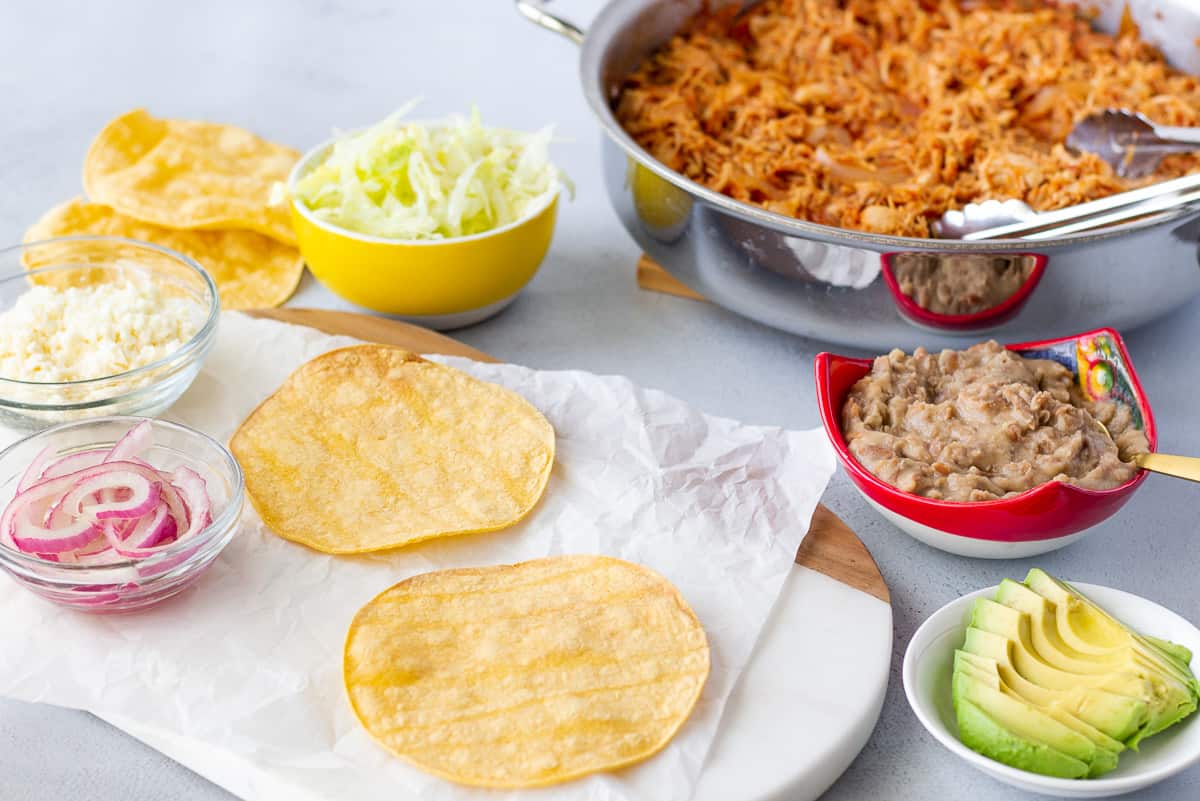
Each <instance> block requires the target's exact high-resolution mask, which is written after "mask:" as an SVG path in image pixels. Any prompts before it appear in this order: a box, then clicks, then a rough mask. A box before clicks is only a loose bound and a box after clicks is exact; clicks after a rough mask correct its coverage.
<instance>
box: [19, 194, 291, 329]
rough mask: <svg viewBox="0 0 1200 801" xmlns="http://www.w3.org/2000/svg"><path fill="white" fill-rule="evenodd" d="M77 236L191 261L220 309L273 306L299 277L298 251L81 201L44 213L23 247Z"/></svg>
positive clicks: (248, 235)
mask: <svg viewBox="0 0 1200 801" xmlns="http://www.w3.org/2000/svg"><path fill="white" fill-rule="evenodd" d="M83 234H93V235H99V236H123V237H128V238H130V239H139V240H141V241H143V242H150V243H153V244H156V245H162V246H163V247H168V248H171V249H172V250H177V251H179V252H180V253H182V254H184V255H185V256H190V257H192V258H193V259H195V260H196V261H197V262H198V263H199V264H200V265H201V266H202V267H204V269H206V270H208V272H209V274H210V275H212V277H213V280H214V281H216V284H217V291H218V292H219V294H220V295H221V306H222V307H223V308H226V309H259V308H265V307H271V306H279V305H280V304H282V303H283V302H284V301H286V300H287V299H288V298H289V297H291V295H292V293H293V292H295V291H296V285H297V284H299V283H300V276H301V275H302V274H303V272H304V261H303V259H301V258H300V252H299V251H298V250H296V249H295V248H293V247H291V246H289V245H284V244H283V243H281V242H277V241H276V240H274V239H271V238H270V237H267V236H263V235H262V234H259V233H255V232H254V231H247V230H244V229H230V230H226V231H181V230H176V229H172V228H163V227H162V226H159V225H153V224H151V223H145V222H140V221H138V220H134V219H132V218H130V217H126V216H124V215H123V214H119V213H117V212H115V211H113V210H112V209H110V208H108V207H107V206H102V205H100V204H98V203H88V202H86V201H84V200H83V199H82V198H75V199H73V200H69V201H67V202H66V203H63V204H61V205H59V206H55V207H54V208H53V209H51V210H50V211H48V212H47V213H46V214H45V216H43V217H42V218H41V219H40V220H38V221H37V222H36V223H34V224H33V227H32V228H30V229H29V231H28V232H27V233H26V234H25V241H26V242H34V241H38V240H42V239H51V238H54V237H60V236H78V235H83ZM51 252H52V251H51ZM27 262H28V263H27V265H26V266H28V267H36V266H39V265H38V264H37V261H36V260H35V261H32V262H30V261H29V260H27Z"/></svg>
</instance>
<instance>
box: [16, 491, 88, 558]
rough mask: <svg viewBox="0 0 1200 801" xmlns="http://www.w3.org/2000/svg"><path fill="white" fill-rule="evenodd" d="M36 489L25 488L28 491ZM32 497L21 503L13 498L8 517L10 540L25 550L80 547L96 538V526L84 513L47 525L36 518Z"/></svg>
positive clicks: (57, 550) (38, 550)
mask: <svg viewBox="0 0 1200 801" xmlns="http://www.w3.org/2000/svg"><path fill="white" fill-rule="evenodd" d="M35 491H36V490H27V491H26V493H25V495H27V496H28V495H30V494H31V493H33V492H35ZM34 500H36V499H30V500H28V501H27V502H26V503H24V504H21V503H18V502H17V501H15V500H14V501H13V505H14V506H16V507H17V511H16V512H14V513H13V515H12V517H11V518H10V519H9V520H8V521H7V524H8V525H9V526H11V528H10V529H9V537H10V538H11V539H12V541H13V544H15V545H16V546H17V547H18V548H20V549H21V550H22V551H24V552H25V553H37V554H43V553H62V552H63V551H74V550H75V549H77V548H82V547H83V546H85V545H87V544H88V543H89V542H91V541H92V540H94V539H95V538H96V534H97V529H96V526H95V524H93V523H92V521H91V520H88V519H87V518H85V517H81V518H78V519H76V520H72V521H71V522H69V523H67V524H66V525H63V526H57V527H54V528H51V527H49V526H48V525H47V524H46V523H43V522H42V521H40V520H35V519H34V518H33V516H32V515H31V514H30V513H31V512H32V511H35V510H36V508H37V507H36V505H35V504H34V502H33V501H34Z"/></svg>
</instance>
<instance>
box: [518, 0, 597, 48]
mask: <svg viewBox="0 0 1200 801" xmlns="http://www.w3.org/2000/svg"><path fill="white" fill-rule="evenodd" d="M517 11H520V12H521V14H522V15H524V17H525V18H526V19H528V20H529V21H530V22H534V23H536V24H538V25H541V26H542V27H543V28H545V29H546V30H548V31H554V32H555V33H557V34H559V35H560V36H565V37H567V38H568V39H570V40H571V41H572V42H574V43H575V44H577V45H578V44H583V28H580V27H579V26H578V25H576V24H575V23H573V22H568V21H567V20H565V19H563V18H562V17H559V16H556V15H554V14H551V13H550V12H549V11H547V10H546V3H545V2H544V1H543V0H517Z"/></svg>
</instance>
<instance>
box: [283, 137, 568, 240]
mask: <svg viewBox="0 0 1200 801" xmlns="http://www.w3.org/2000/svg"><path fill="white" fill-rule="evenodd" d="M409 123H410V124H416V125H426V126H431V127H444V126H446V125H448V124H449V123H450V119H449V118H447V119H444V120H437V121H432V122H430V121H422V120H411V121H409ZM493 127H494V126H493ZM364 130H366V129H365V128H355V129H352V130H349V131H344V132H341V133H338V134H337V135H336V136H333V137H330V138H329V139H326V140H325V141H324V142H321V143H319V144H317V145H314V146H313V147H312V148H310V149H309V150H308V151H307V152H306V153H305V154H304V155H303V156H301V157H300V160H299V161H297V162H296V164H295V166H293V167H292V170H291V172H289V173H288V177H287V180H286V181H285V182H284V186H285V187H286V189H287V201H288V205H290V206H291V207H292V208H293V209H294V210H295V211H296V213H297V214H299V215H300V216H301V217H303V218H304V219H305V220H307V221H308V222H310V223H312V224H313V225H315V226H317V227H318V228H320V229H322V230H324V231H326V232H328V233H331V234H337V235H340V236H344V237H348V238H350V239H356V240H358V241H360V242H367V243H369V244H374V245H401V246H405V247H408V246H421V247H427V246H434V247H436V246H438V245H453V244H457V243H459V242H472V241H478V240H481V239H487V238H488V237H491V236H498V235H500V234H503V233H506V232H508V231H511V230H514V229H516V228H520V227H521V226H522V225H525V224H526V223H528V222H529V221H530V220H533V219H534V218H536V217H538V216H539V215H541V214H542V213H543V212H545V211H546V209H548V208H549V207H550V206H551V205H553V204H554V203H555V201H557V200H558V198H559V195H561V194H562V189H563V186H562V181H561V180H556V181H555V183H554V185H553V186H552V187H551V188H550V189H548V190H546V191H545V192H543V193H542V196H541V197H540V198H538V199H537V200H536V202H534V203H532V204H531V205H530V206H529V208H527V209H525V213H524V214H522V215H521V216H520V217H518V218H517V219H515V220H513V221H512V222H510V223H506V224H504V225H501V226H499V227H498V228H491V229H488V230H487V231H480V232H479V233H477V234H469V235H467V236H453V237H447V238H445V239H396V238H394V237H386V236H378V235H376V234H365V233H362V232H360V231H352V230H350V229H349V228H343V227H342V226H340V225H336V224H334V223H331V222H329V221H328V220H322V219H321V218H320V217H317V216H316V214H314V212H313V210H312V209H310V208H309V207H308V205H307V204H305V203H302V202H301V201H300V199H299V198H297V197H296V193H295V191H294V190H295V186H296V182H297V181H299V180H300V176H301V175H302V174H304V173H307V172H308V171H309V170H310V169H312V168H313V167H315V166H316V165H315V164H314V163H313V162H314V161H316V160H317V159H318V158H323V157H324V156H325V155H326V153H327V152H328V151H329V149H330V148H332V147H333V146H334V145H336V144H337V143H338V142H341V141H342V140H344V139H348V138H349V137H351V136H354V135H356V134H358V133H360V132H362V131H364ZM500 130H505V131H513V132H514V133H520V132H519V131H516V130H515V129H511V128H502V129H500Z"/></svg>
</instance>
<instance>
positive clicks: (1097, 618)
mask: <svg viewBox="0 0 1200 801" xmlns="http://www.w3.org/2000/svg"><path fill="white" fill-rule="evenodd" d="M1015 586H1020V585H1015ZM1025 589H1026V591H1027V592H1025V593H1022V592H1019V591H1017V590H1015V589H1012V588H1006V587H1003V586H1002V588H1001V594H1003V595H1004V596H1005V597H1006V598H1007V600H1008V601H1009V602H1011V603H1016V604H1020V605H1022V606H1024V607H1025V608H1027V609H1031V610H1035V609H1036V606H1035V604H1034V603H1033V602H1032V601H1030V599H1029V597H1028V595H1029V594H1033V595H1036V596H1038V597H1040V598H1042V599H1043V601H1044V603H1043V606H1042V610H1043V613H1045V612H1046V611H1047V608H1049V610H1050V611H1051V613H1052V614H1053V615H1054V618H1055V620H1056V621H1066V623H1065V624H1064V625H1057V624H1056V625H1055V629H1056V631H1058V633H1059V634H1060V635H1065V636H1060V637H1059V641H1060V642H1064V643H1065V640H1066V638H1067V637H1070V638H1072V639H1074V640H1077V641H1080V642H1081V643H1083V644H1086V646H1087V647H1089V648H1091V649H1093V650H1094V651H1100V653H1087V654H1084V653H1081V652H1080V651H1078V650H1074V652H1073V654H1070V655H1069V656H1071V657H1072V660H1074V659H1075V658H1076V657H1082V658H1085V659H1086V658H1089V657H1094V658H1096V659H1098V660H1100V661H1102V662H1106V663H1109V664H1113V663H1114V661H1115V663H1117V664H1120V663H1121V662H1122V661H1123V663H1124V664H1123V666H1122V667H1120V668H1119V670H1121V671H1122V672H1123V673H1124V674H1125V675H1126V676H1130V675H1131V674H1132V675H1137V676H1138V677H1139V678H1141V679H1144V680H1145V681H1146V682H1148V683H1149V684H1150V691H1149V693H1147V694H1143V695H1142V696H1141V697H1143V698H1145V699H1146V700H1147V702H1148V703H1149V705H1150V714H1149V718H1148V720H1147V721H1146V723H1145V724H1144V725H1143V726H1142V727H1141V728H1140V729H1139V731H1138V732H1136V733H1135V734H1134V735H1133V736H1131V737H1130V738H1128V739H1127V740H1126V745H1128V746H1129V747H1130V748H1133V749H1135V750H1136V749H1137V745H1138V743H1139V742H1140V741H1141V740H1143V739H1145V738H1146V737H1149V736H1151V735H1153V734H1156V733H1158V732H1160V731H1162V730H1163V729H1166V728H1167V727H1169V726H1172V725H1174V724H1175V723H1177V722H1179V721H1180V720H1182V719H1184V718H1185V717H1187V716H1188V715H1190V714H1192V713H1193V712H1194V711H1195V710H1196V707H1197V700H1198V698H1200V683H1198V682H1197V680H1196V677H1195V676H1194V675H1193V674H1192V672H1191V669H1190V667H1189V666H1188V662H1190V659H1188V660H1187V661H1186V662H1185V660H1184V658H1185V657H1190V656H1191V653H1190V651H1188V649H1186V648H1183V647H1182V646H1176V645H1174V644H1173V643H1165V644H1164V643H1163V641H1162V640H1155V639H1151V638H1148V637H1144V636H1142V635H1140V634H1138V633H1137V632H1135V631H1133V630H1132V629H1130V628H1128V627H1127V626H1125V625H1124V624H1122V623H1121V622H1120V621H1118V620H1116V619H1115V618H1113V617H1112V616H1111V615H1109V614H1108V613H1107V612H1105V611H1104V610H1103V609H1101V608H1100V607H1099V606H1098V605H1097V604H1095V603H1094V602H1092V601H1091V600H1090V599H1088V598H1087V596H1085V595H1083V593H1081V592H1079V591H1078V590H1077V589H1075V588H1074V587H1072V586H1071V585H1069V584H1067V583H1066V582H1063V581H1059V580H1058V579H1056V578H1054V577H1053V576H1051V575H1049V574H1048V573H1046V572H1045V571H1042V570H1039V569H1037V568H1034V569H1032V570H1030V571H1029V574H1028V575H1027V576H1026V578H1025ZM998 597H1000V594H998ZM1064 608H1065V609H1066V610H1068V611H1067V612H1066V613H1065V614H1064V613H1061V612H1060V611H1059V610H1060V609H1064ZM1042 622H1043V623H1044V622H1045V621H1044V620H1043V621H1042ZM1037 628H1044V626H1041V627H1040V626H1039V625H1038V624H1037V623H1034V624H1032V625H1031V627H1030V629H1031V639H1033V641H1034V642H1035V644H1037V643H1038V641H1039V639H1041V638H1040V637H1039V635H1038V633H1037V632H1035V631H1034V629H1037ZM1052 639H1053V637H1052V635H1049V634H1047V636H1046V637H1045V642H1046V645H1047V647H1052V646H1053V643H1052V642H1050V641H1051V640H1052ZM1056 656H1061V654H1057V655H1056Z"/></svg>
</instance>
